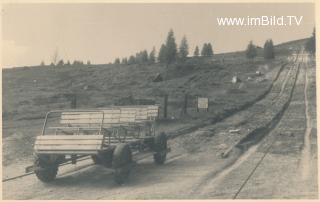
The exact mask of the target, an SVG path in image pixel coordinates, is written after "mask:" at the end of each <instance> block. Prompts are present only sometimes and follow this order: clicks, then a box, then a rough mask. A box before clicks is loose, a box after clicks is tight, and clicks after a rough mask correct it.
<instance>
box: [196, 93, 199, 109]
mask: <svg viewBox="0 0 320 202" xmlns="http://www.w3.org/2000/svg"><path fill="white" fill-rule="evenodd" d="M198 98H199V97H198V96H197V97H196V99H197V100H196V105H197V112H199V105H198Z"/></svg>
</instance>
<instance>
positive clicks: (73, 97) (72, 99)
mask: <svg viewBox="0 0 320 202" xmlns="http://www.w3.org/2000/svg"><path fill="white" fill-rule="evenodd" d="M70 107H71V109H76V108H77V96H76V94H71V96H70Z"/></svg>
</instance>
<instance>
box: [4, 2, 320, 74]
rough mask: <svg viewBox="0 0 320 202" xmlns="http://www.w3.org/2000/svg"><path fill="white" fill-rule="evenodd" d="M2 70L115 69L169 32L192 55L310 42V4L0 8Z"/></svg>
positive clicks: (8, 6)
mask: <svg viewBox="0 0 320 202" xmlns="http://www.w3.org/2000/svg"><path fill="white" fill-rule="evenodd" d="M262 15H266V16H287V15H292V16H303V18H302V22H301V24H300V25H299V26H219V25H218V22H217V17H247V16H250V17H257V16H262ZM1 20H2V21H1V23H2V31H1V34H2V42H1V48H2V51H1V52H2V65H1V66H2V67H3V68H10V67H16V66H30V65H39V64H40V62H41V61H44V62H45V63H46V64H49V63H51V62H52V61H53V58H54V54H55V52H57V53H58V58H59V59H63V60H64V61H67V60H70V61H71V62H72V61H73V60H82V61H84V62H86V61H87V60H90V61H91V63H93V64H104V63H109V62H113V61H114V59H115V58H116V57H120V58H122V57H129V56H130V55H133V54H135V53H136V52H138V51H141V50H144V49H147V50H148V51H150V50H151V49H152V48H153V47H155V48H156V50H157V52H158V50H159V48H160V46H161V44H162V43H164V41H165V39H166V36H167V33H168V31H169V30H170V29H173V31H174V34H175V38H176V42H177V44H179V43H180V41H181V39H182V37H183V36H184V35H185V36H186V37H187V40H188V43H189V49H190V50H189V52H190V53H193V51H194V48H195V46H196V45H198V46H199V47H200V48H201V47H202V45H203V43H206V42H210V43H211V44H212V46H213V50H214V52H215V53H223V52H231V51H238V50H244V49H245V48H246V46H247V44H248V42H249V41H250V40H252V41H253V42H254V43H255V44H257V45H260V46H263V44H264V42H265V40H266V39H269V38H271V39H272V40H273V42H274V44H278V43H281V42H285V41H290V40H296V39H301V38H306V37H309V36H311V33H312V30H313V27H314V26H315V25H314V24H315V17H314V5H313V4H312V3H270V4H265V3H245V4H243V3H242V4H235V3H232V4H230V3H226V4H222V3H209V4H208V3H201V4H196V3H191V4H190V3H189V4H181V3H180V4H177V3H176V4H141V3H140V4H129V3H125V4H124V3H123V4H107V3H100V4H99V3H95V4H94V3H92V4H88V3H73V4H72V3H69V4H65V3H64V4H61V3H60V4H59V3H38V4H21V3H15V4H3V5H2V12H1Z"/></svg>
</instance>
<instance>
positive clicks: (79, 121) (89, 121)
mask: <svg viewBox="0 0 320 202" xmlns="http://www.w3.org/2000/svg"><path fill="white" fill-rule="evenodd" d="M60 123H61V124H68V123H70V124H92V123H93V124H99V123H100V124H101V123H102V119H61V121H60Z"/></svg>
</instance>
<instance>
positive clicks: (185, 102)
mask: <svg viewBox="0 0 320 202" xmlns="http://www.w3.org/2000/svg"><path fill="white" fill-rule="evenodd" d="M187 111H188V94H187V93H186V94H185V96H184V104H183V108H182V114H183V115H186V114H187Z"/></svg>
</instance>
